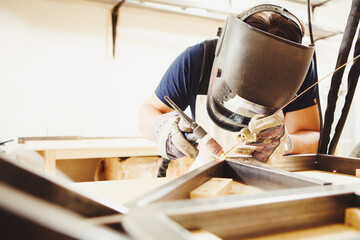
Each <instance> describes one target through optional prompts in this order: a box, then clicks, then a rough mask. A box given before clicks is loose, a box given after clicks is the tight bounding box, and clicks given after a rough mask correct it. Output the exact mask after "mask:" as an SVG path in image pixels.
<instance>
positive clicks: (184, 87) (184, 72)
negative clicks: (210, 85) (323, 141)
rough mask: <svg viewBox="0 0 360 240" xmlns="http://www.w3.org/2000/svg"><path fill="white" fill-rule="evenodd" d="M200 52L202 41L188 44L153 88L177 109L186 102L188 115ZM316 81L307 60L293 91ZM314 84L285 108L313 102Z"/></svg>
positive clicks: (299, 107) (193, 95)
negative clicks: (304, 70)
mask: <svg viewBox="0 0 360 240" xmlns="http://www.w3.org/2000/svg"><path fill="white" fill-rule="evenodd" d="M203 55H204V42H202V43H199V44H196V45H194V46H191V47H188V48H187V49H186V50H185V51H184V52H182V53H181V54H180V55H179V56H178V57H177V58H176V59H175V61H174V62H173V63H172V64H171V65H170V67H169V68H168V69H167V71H166V73H165V74H164V76H163V77H162V79H161V81H160V83H159V85H158V86H157V88H156V89H155V94H156V96H157V97H158V98H159V99H160V100H161V101H162V102H164V103H165V104H166V105H168V106H169V104H168V103H167V101H166V100H165V99H164V96H169V98H170V99H171V100H173V102H175V104H176V105H178V106H179V107H180V108H181V110H183V111H184V110H185V109H186V108H187V107H188V106H190V110H191V114H192V118H193V119H195V101H196V96H197V93H198V86H199V80H200V74H201V67H202V62H203ZM315 82H316V79H315V70H314V64H313V62H311V65H310V67H309V71H308V73H307V74H306V77H305V79H304V82H303V84H302V86H301V87H300V89H299V91H298V92H297V94H300V93H301V92H303V91H304V90H306V89H307V88H309V87H310V86H312V85H313V84H314V83H315ZM316 99H317V89H316V86H314V87H312V88H311V89H310V90H308V91H307V92H305V93H304V94H302V95H301V96H300V97H298V98H297V99H296V100H295V101H293V102H292V103H290V104H289V105H287V106H286V107H285V108H284V109H283V111H284V114H285V113H286V112H291V111H296V110H300V109H304V108H307V107H310V106H313V105H314V104H316Z"/></svg>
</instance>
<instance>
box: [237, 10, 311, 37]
mask: <svg viewBox="0 0 360 240" xmlns="http://www.w3.org/2000/svg"><path fill="white" fill-rule="evenodd" d="M241 15H242V14H239V15H238V17H240V16H241ZM245 22H246V23H247V24H249V25H251V26H253V27H256V28H258V29H260V30H263V31H265V32H268V33H270V34H273V35H276V36H278V37H281V38H285V39H288V40H290V41H294V42H297V43H301V40H302V35H301V31H300V29H299V27H298V25H297V24H296V23H294V22H293V21H292V20H290V19H288V18H285V17H284V16H282V15H280V14H278V13H275V12H270V11H264V12H258V13H255V14H253V15H250V16H249V17H248V18H246V19H245ZM301 28H302V30H303V32H305V29H304V26H301Z"/></svg>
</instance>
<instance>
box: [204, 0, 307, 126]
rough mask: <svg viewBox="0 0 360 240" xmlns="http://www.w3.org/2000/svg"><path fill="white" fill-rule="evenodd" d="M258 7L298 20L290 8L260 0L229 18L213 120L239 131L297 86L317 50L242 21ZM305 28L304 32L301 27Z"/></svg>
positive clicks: (218, 58)
mask: <svg viewBox="0 0 360 240" xmlns="http://www.w3.org/2000/svg"><path fill="white" fill-rule="evenodd" d="M260 11H273V12H276V13H279V14H281V15H282V16H284V17H286V18H288V19H291V20H292V21H294V22H295V23H296V24H298V26H299V29H300V31H301V26H300V22H299V21H298V20H297V18H296V17H295V16H294V15H292V14H291V13H290V12H288V11H287V10H286V9H284V8H281V7H279V6H275V5H269V4H265V5H259V6H257V7H254V8H252V9H250V10H249V11H247V12H246V13H244V14H243V15H242V17H241V18H240V19H239V18H238V17H236V16H230V17H228V18H227V20H226V22H225V24H224V26H223V28H222V29H221V33H220V36H219V40H218V42H217V45H216V50H215V59H214V63H213V66H212V70H211V77H210V84H209V89H208V97H207V111H208V114H209V116H210V118H211V119H212V121H213V122H214V123H216V125H218V126H220V127H221V128H224V129H226V130H229V131H233V132H237V131H240V130H241V129H242V128H243V127H246V126H247V125H248V123H249V121H250V119H251V118H252V117H253V116H254V115H255V114H270V113H272V112H274V111H276V109H278V108H280V107H282V106H283V105H285V104H286V103H287V102H289V101H290V100H291V99H292V98H293V97H294V96H295V95H296V92H297V91H298V90H299V88H300V86H301V85H302V83H303V80H304V78H305V76H306V74H307V71H308V69H309V66H310V62H311V59H312V56H313V52H314V49H313V47H311V46H310V47H309V46H305V45H302V44H299V43H295V42H293V41H290V40H286V39H284V38H280V37H278V36H275V35H272V34H270V33H267V32H265V31H262V30H260V29H257V28H255V27H252V26H251V25H249V24H247V23H246V22H244V20H246V18H247V17H249V16H250V15H252V14H254V13H257V12H260ZM301 34H302V32H301Z"/></svg>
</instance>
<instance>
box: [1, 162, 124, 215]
mask: <svg viewBox="0 0 360 240" xmlns="http://www.w3.org/2000/svg"><path fill="white" fill-rule="evenodd" d="M1 181H2V182H6V183H7V184H8V185H10V186H13V187H15V188H17V189H20V190H22V191H25V192H27V193H29V194H31V195H35V196H37V197H39V198H41V199H43V200H46V201H49V202H52V203H54V204H56V205H59V206H62V207H65V208H68V209H70V210H72V211H74V212H76V213H78V214H80V215H82V216H84V217H98V216H105V215H109V214H118V213H127V212H128V210H127V209H126V208H125V207H123V206H121V205H117V204H116V205H115V204H112V203H107V202H104V201H103V200H100V199H97V198H95V197H93V196H92V197H89V196H86V195H84V194H80V193H78V192H76V191H75V190H71V189H70V188H69V187H68V186H63V185H62V184H61V183H60V182H56V181H55V180H53V179H49V178H46V177H45V176H42V175H39V174H38V173H36V172H34V171H32V170H30V169H26V168H25V167H24V166H20V165H17V164H16V163H14V162H12V161H10V160H7V159H6V158H5V157H2V156H0V182H1Z"/></svg>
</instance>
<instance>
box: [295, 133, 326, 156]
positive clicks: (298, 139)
mask: <svg viewBox="0 0 360 240" xmlns="http://www.w3.org/2000/svg"><path fill="white" fill-rule="evenodd" d="M289 136H290V138H291V141H292V147H293V148H292V151H291V154H302V153H317V150H318V143H319V137H320V133H319V132H317V131H298V132H295V133H293V134H289Z"/></svg>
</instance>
